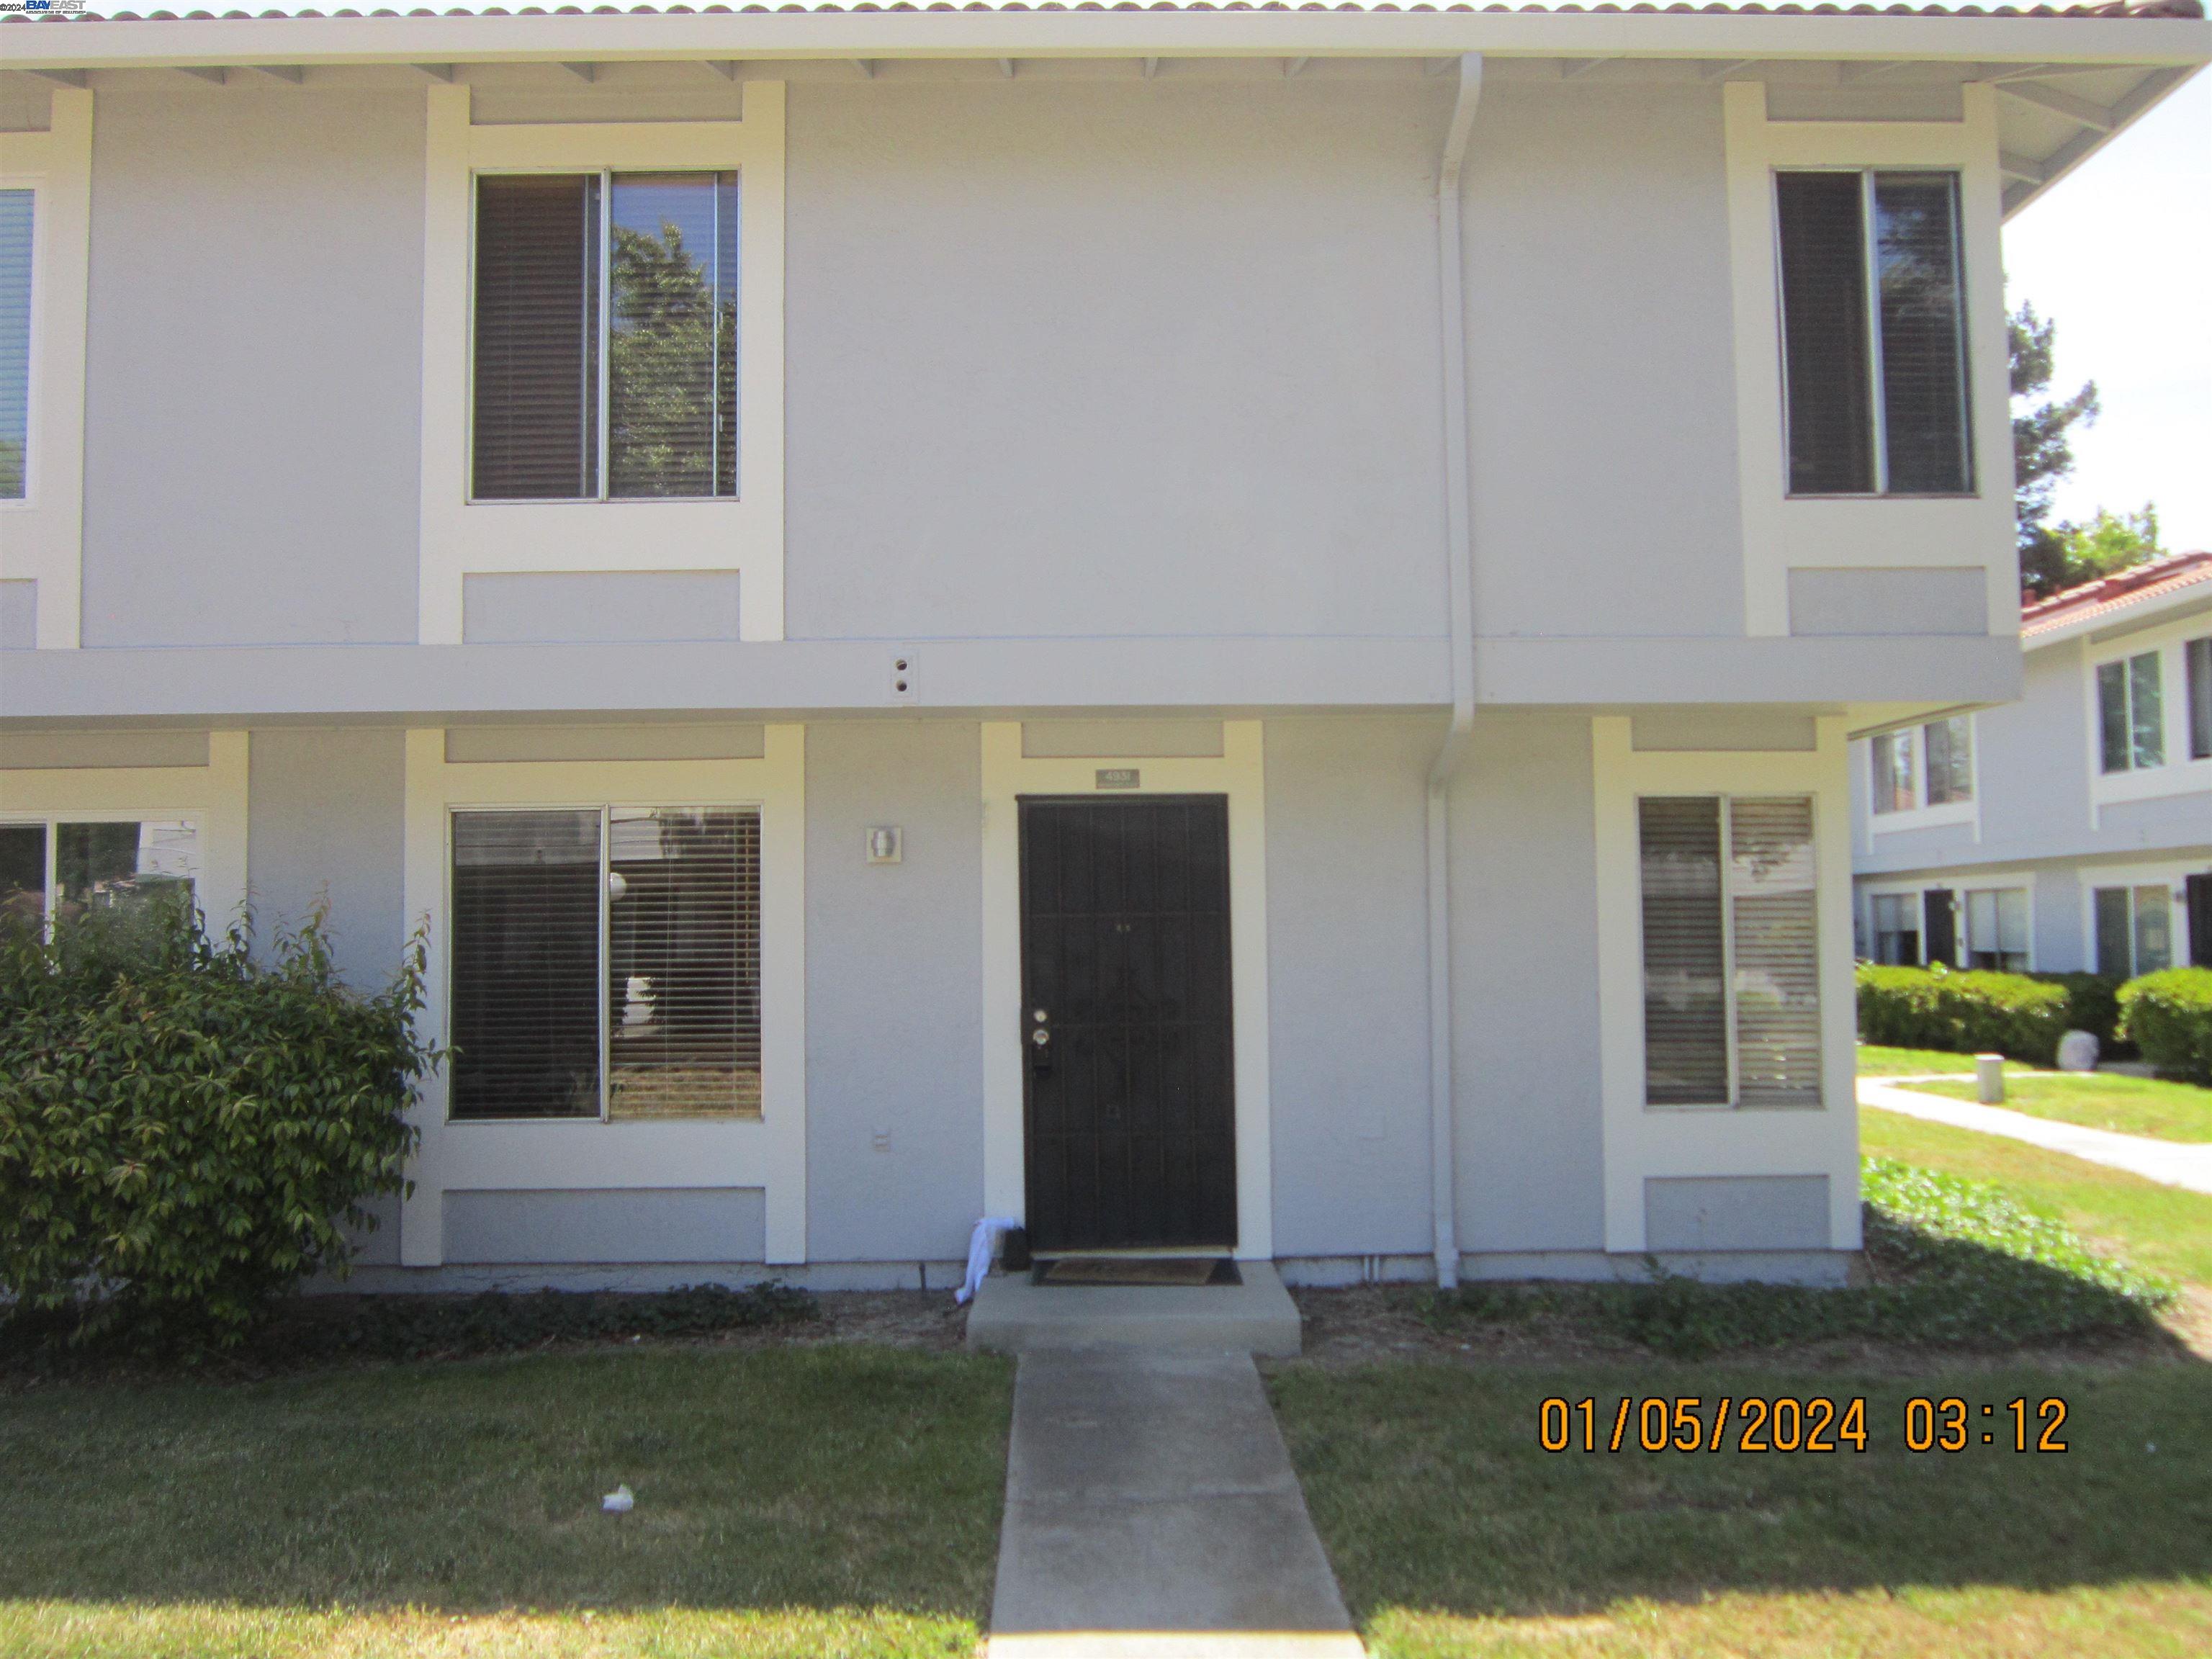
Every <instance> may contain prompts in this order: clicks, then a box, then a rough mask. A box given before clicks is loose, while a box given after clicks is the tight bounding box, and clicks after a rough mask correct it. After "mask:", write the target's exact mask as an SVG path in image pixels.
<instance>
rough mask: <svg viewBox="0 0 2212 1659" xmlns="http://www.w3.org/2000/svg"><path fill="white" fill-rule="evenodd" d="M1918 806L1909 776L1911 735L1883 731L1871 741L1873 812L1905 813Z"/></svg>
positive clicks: (1915, 787) (1915, 792) (1914, 787)
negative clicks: (1872, 751)
mask: <svg viewBox="0 0 2212 1659" xmlns="http://www.w3.org/2000/svg"><path fill="white" fill-rule="evenodd" d="M1919 804H1920V796H1919V788H1918V785H1917V782H1916V781H1914V778H1913V775H1912V736H1911V733H1910V732H1882V733H1881V735H1880V736H1879V737H1877V738H1875V740H1874V810H1875V811H1877V812H1909V811H1911V810H1912V809H1913V808H1914V807H1916V806H1917V805H1919Z"/></svg>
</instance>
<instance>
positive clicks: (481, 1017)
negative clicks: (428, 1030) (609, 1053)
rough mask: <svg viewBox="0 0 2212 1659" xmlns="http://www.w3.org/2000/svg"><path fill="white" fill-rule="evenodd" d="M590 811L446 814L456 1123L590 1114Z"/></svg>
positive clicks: (595, 909)
mask: <svg viewBox="0 0 2212 1659" xmlns="http://www.w3.org/2000/svg"><path fill="white" fill-rule="evenodd" d="M599 835H600V824H599V812H598V811H597V810H592V811H528V812H457V813H455V814H454V815H453V994H452V1007H453V1062H452V1064H453V1073H452V1075H453V1090H452V1110H453V1116H455V1117H463V1118H465V1117H597V1116H598V1115H599V893H600V887H601V882H600V861H599Z"/></svg>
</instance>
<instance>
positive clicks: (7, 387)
mask: <svg viewBox="0 0 2212 1659" xmlns="http://www.w3.org/2000/svg"><path fill="white" fill-rule="evenodd" d="M34 193H35V192H33V191H27V190H0V501H21V500H22V499H23V495H24V480H25V478H26V477H27V476H28V475H27V470H26V469H27V465H28V461H29V445H30V436H31V216H32V197H33V195H34Z"/></svg>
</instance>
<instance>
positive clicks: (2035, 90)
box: [1997, 81, 2119, 132]
mask: <svg viewBox="0 0 2212 1659" xmlns="http://www.w3.org/2000/svg"><path fill="white" fill-rule="evenodd" d="M1997 90H1998V91H1999V92H2001V93H2002V94H2004V95H2005V96H2006V97H2008V98H2015V99H2017V100H2020V101H2021V103H2023V104H2033V105H2034V106H2036V108H2038V109H2047V110H2049V111H2050V112H2051V113H2052V114H2053V115H2063V116H2064V117H2065V118H2067V119H2068V120H2069V121H2071V122H2073V123H2075V125H2077V126H2084V127H2087V128H2088V129H2089V130H2090V131H2092V132H2110V131H2112V129H2113V128H2114V127H2116V126H2118V125H2119V120H2118V118H2117V117H2116V116H2114V115H2113V113H2112V111H2110V110H2108V109H2106V107H2105V106H2103V105H2102V104H2093V103H2091V102H2090V101H2089V100H2087V98H2076V97H2075V95H2074V94H2072V93H2070V92H2061V91H2059V89H2058V88H2056V87H2039V86H2033V85H2031V84H2030V83H2029V82H2025V81H2001V82H1998V83H1997Z"/></svg>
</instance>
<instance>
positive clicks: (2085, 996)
mask: <svg viewBox="0 0 2212 1659" xmlns="http://www.w3.org/2000/svg"><path fill="white" fill-rule="evenodd" d="M2028 977H2029V978H2030V979H2033V980H2035V981H2038V982H2039V983H2041V984H2045V985H2056V986H2058V987H2061V988H2062V989H2063V990H2064V992H2065V993H2066V1029H2067V1030H2069V1031H2088V1032H2091V1033H2093V1035H2094V1036H2095V1037H2096V1039H2097V1052H2098V1054H2099V1056H2100V1058H2102V1059H2106V1060H2110V1059H2112V1058H2113V1057H2114V1056H2115V1055H2118V1054H2124V1053H2126V1052H2128V1049H2129V1043H2128V1040H2127V1038H2126V1037H2125V1036H2123V1035H2122V1034H2121V1031H2120V998H2119V990H2120V981H2119V979H2118V976H2117V975H2112V974H2030V975H2028Z"/></svg>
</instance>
